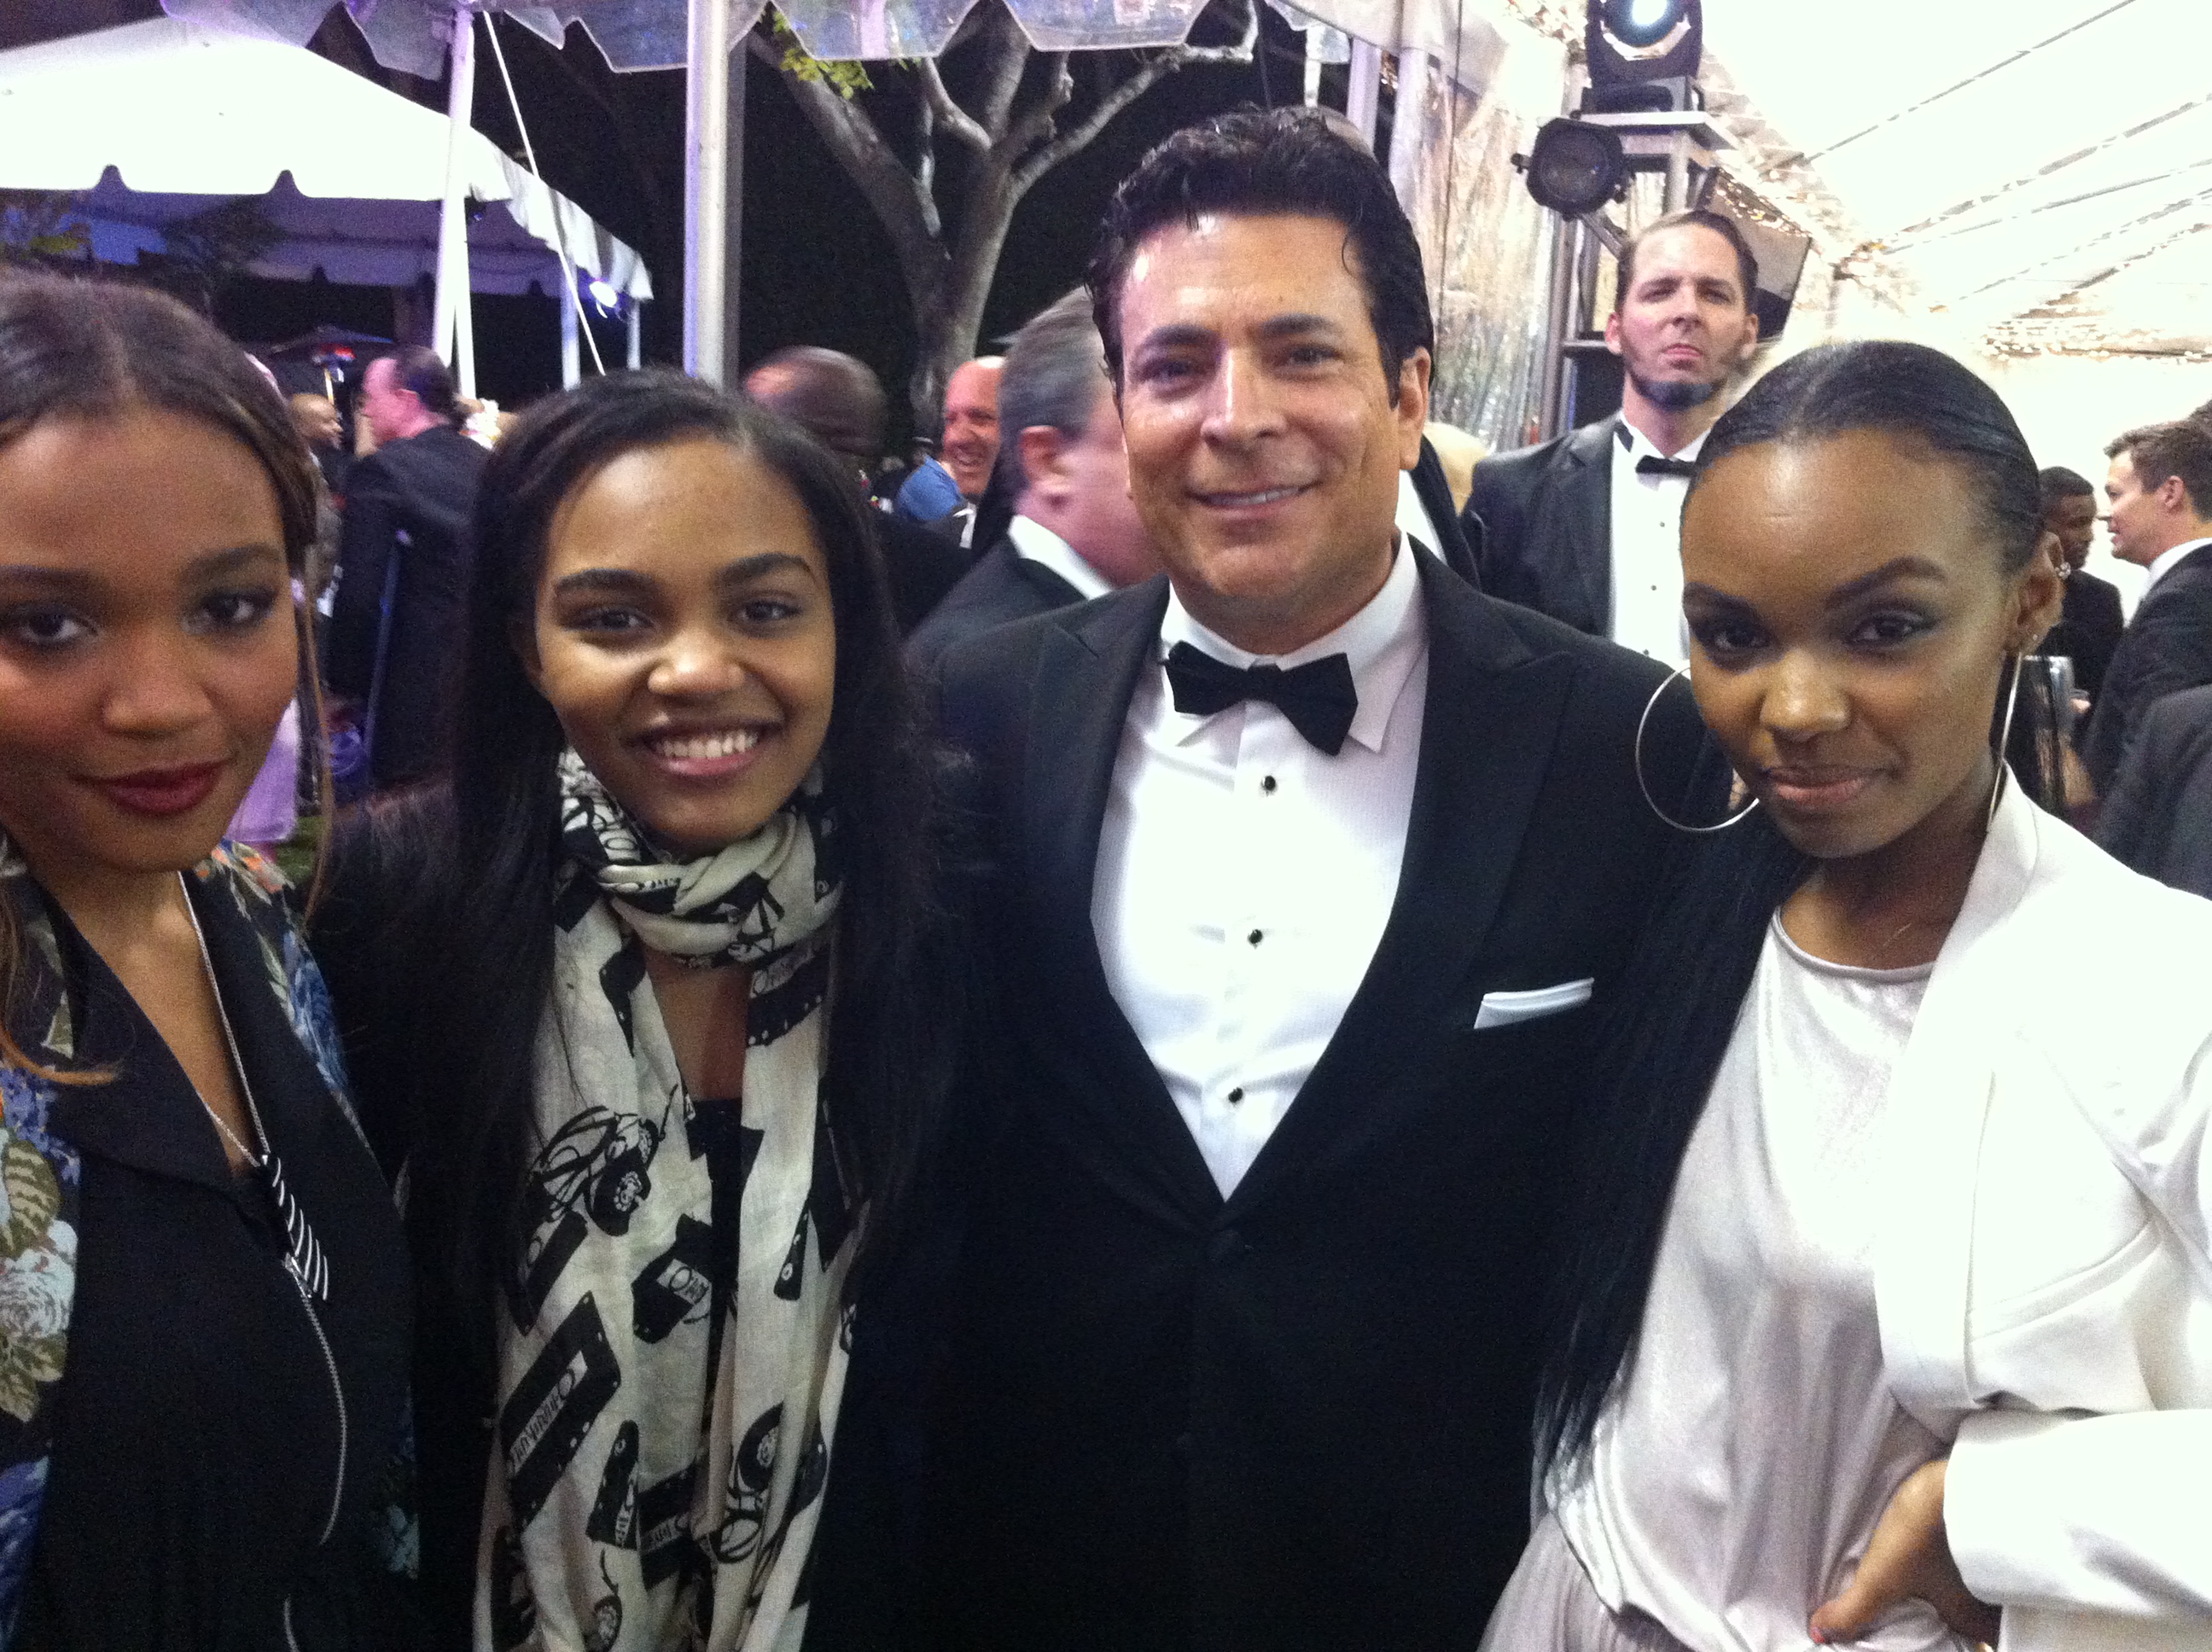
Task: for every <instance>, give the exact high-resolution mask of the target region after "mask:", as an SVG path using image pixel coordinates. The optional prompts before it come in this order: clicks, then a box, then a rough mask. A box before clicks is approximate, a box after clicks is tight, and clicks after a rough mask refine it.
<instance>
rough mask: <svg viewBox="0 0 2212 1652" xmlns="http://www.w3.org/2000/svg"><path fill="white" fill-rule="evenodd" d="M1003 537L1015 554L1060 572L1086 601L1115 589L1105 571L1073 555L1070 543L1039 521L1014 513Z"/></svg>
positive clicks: (1056, 572)
mask: <svg viewBox="0 0 2212 1652" xmlns="http://www.w3.org/2000/svg"><path fill="white" fill-rule="evenodd" d="M1006 538H1009V539H1011V540H1012V541H1013V542H1014V554H1015V555H1016V556H1019V557H1020V558H1022V560H1023V561H1024V562H1035V563H1036V565H1037V566H1038V567H1040V568H1049V569H1050V570H1051V571H1052V572H1053V573H1054V574H1059V575H1060V578H1061V579H1063V580H1066V581H1067V582H1068V584H1070V585H1072V586H1074V587H1075V594H1076V595H1077V596H1079V597H1080V598H1083V600H1084V601H1085V602H1089V601H1090V600H1091V598H1093V597H1103V596H1104V595H1105V594H1106V593H1107V592H1109V591H1111V590H1112V589H1113V588H1114V587H1113V586H1112V585H1111V584H1110V583H1109V581H1108V580H1107V578H1106V576H1105V575H1104V574H1101V573H1100V572H1099V571H1098V570H1097V568H1093V567H1091V564H1090V563H1088V562H1085V561H1084V560H1083V558H1082V557H1081V556H1078V555H1077V554H1076V550H1075V547H1074V546H1073V545H1071V544H1068V543H1067V541H1066V540H1065V539H1063V538H1060V536H1059V535H1058V534H1056V533H1054V531H1052V530H1051V529H1050V528H1048V527H1046V526H1045V525H1043V524H1042V523H1039V522H1033V521H1031V520H1030V519H1029V518H1028V517H1026V516H1017V517H1016V518H1015V519H1013V520H1012V521H1011V522H1009V523H1007V524H1006Z"/></svg>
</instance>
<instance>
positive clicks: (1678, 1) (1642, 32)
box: [1601, 0, 1690, 51]
mask: <svg viewBox="0 0 2212 1652" xmlns="http://www.w3.org/2000/svg"><path fill="white" fill-rule="evenodd" d="M1689 9H1690V8H1689V3H1688V0H1604V3H1603V5H1602V7H1601V13H1602V17H1603V21H1604V24H1605V30H1606V33H1608V34H1610V35H1612V36H1613V39H1616V40H1618V41H1620V43H1621V44H1622V45H1623V46H1632V47H1634V48H1635V49H1637V50H1638V51H1642V50H1643V49H1644V48H1645V47H1647V46H1657V45H1658V44H1659V42H1660V41H1662V40H1663V39H1666V38H1667V37H1668V35H1669V34H1672V33H1674V29H1675V27H1676V26H1677V25H1678V24H1680V22H1681V21H1682V19H1683V18H1684V17H1685V16H1686V15H1688V13H1689Z"/></svg>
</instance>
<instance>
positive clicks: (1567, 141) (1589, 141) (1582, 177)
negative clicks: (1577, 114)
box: [1516, 116, 1628, 218]
mask: <svg viewBox="0 0 2212 1652" xmlns="http://www.w3.org/2000/svg"><path fill="white" fill-rule="evenodd" d="M1516 159H1519V160H1521V161H1522V167H1523V170H1525V171H1526V172H1527V173H1528V193H1529V194H1531V195H1533V196H1534V197H1536V204H1537V205H1539V206H1541V207H1546V208H1548V209H1550V210H1552V211H1553V212H1559V213H1564V214H1565V216H1568V217H1570V218H1579V217H1581V216H1583V214H1584V213H1586V212H1595V211H1596V210H1598V209H1599V208H1600V207H1601V206H1603V205H1604V204H1605V203H1607V201H1610V200H1612V199H1613V198H1614V197H1617V196H1618V195H1620V192H1621V187H1622V185H1625V184H1626V182H1627V181H1628V157H1627V155H1626V154H1625V153H1624V152H1623V150H1622V149H1621V147H1620V138H1619V137H1617V136H1615V135H1614V134H1613V132H1612V131H1609V130H1607V128H1605V127H1603V126H1592V125H1587V124H1585V123H1584V122H1582V121H1579V120H1571V119H1569V118H1565V117H1564V116H1562V117H1561V118H1559V119H1557V120H1549V121H1547V122H1545V123H1544V125H1543V127H1542V128H1541V130H1540V131H1538V132H1537V134H1536V141H1535V143H1534V144H1533V145H1531V146H1530V148H1529V151H1528V155H1526V156H1525V157H1516Z"/></svg>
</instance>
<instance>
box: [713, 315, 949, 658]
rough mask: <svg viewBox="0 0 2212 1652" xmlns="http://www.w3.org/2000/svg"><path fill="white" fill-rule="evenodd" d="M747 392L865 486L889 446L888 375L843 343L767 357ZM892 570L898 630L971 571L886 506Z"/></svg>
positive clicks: (909, 626) (879, 523)
mask: <svg viewBox="0 0 2212 1652" xmlns="http://www.w3.org/2000/svg"><path fill="white" fill-rule="evenodd" d="M744 390H745V394H746V395H747V396H749V397H750V398H752V399H753V400H754V401H756V402H758V403H759V404H761V405H762V406H763V407H765V408H767V409H769V410H770V411H771V412H775V413H781V415H782V416H784V417H785V418H787V419H789V420H790V421H791V422H793V424H796V425H798V426H799V428H802V429H804V430H805V432H806V433H807V434H809V435H811V436H812V437H813V438H814V439H815V440H817V441H819V442H820V443H821V444H822V445H823V446H825V447H827V448H829V450H830V452H834V453H836V454H838V455H839V456H840V457H842V458H843V459H847V460H848V461H850V463H851V464H852V465H853V468H854V473H855V474H856V476H857V477H859V479H860V485H861V486H862V487H863V488H866V486H867V485H868V479H869V477H870V476H871V475H872V472H873V471H874V470H875V466H876V462H877V461H878V459H881V458H882V457H883V452H884V409H885V406H886V400H885V398H884V386H883V381H882V380H879V379H878V378H877V377H876V375H875V372H874V370H873V369H872V368H871V367H869V366H868V364H867V363H866V362H865V361H860V360H859V359H857V358H856V357H854V356H850V355H846V354H845V353H844V352H843V351H842V350H833V349H823V348H822V347H821V346H820V345H818V344H797V345H793V346H792V347H791V348H789V349H780V350H777V351H775V352H774V353H773V354H771V355H767V356H764V357H763V358H762V359H761V361H759V362H758V363H757V365H756V366H755V367H753V370H752V371H751V372H750V373H748V374H746V375H745V383H744ZM870 515H871V517H872V519H873V521H874V523H875V525H876V535H877V538H878V542H879V543H880V544H881V545H882V546H883V552H884V569H885V571H886V572H887V573H888V574H890V586H891V612H892V614H893V616H895V617H896V619H897V621H898V628H899V635H901V636H904V635H906V634H907V633H908V632H909V631H911V630H913V629H914V628H915V626H917V625H919V624H921V622H922V620H923V619H924V618H925V617H926V616H927V615H928V613H929V611H930V610H932V609H933V608H935V607H936V606H937V604H938V603H939V601H940V600H941V599H942V598H943V597H944V595H945V592H948V591H950V590H951V588H952V587H953V586H954V585H955V584H957V582H958V581H959V579H960V576H961V575H962V574H964V573H965V572H967V568H968V562H967V558H966V557H964V556H962V555H961V554H960V550H959V547H958V546H957V545H955V544H951V543H950V542H948V541H947V540H946V539H945V538H942V537H940V536H939V535H937V534H934V533H932V532H930V531H928V530H927V528H923V527H919V526H917V525H915V524H914V523H911V522H908V521H904V520H902V519H900V518H899V517H897V516H895V515H893V514H892V513H890V512H888V511H874V512H872V513H870Z"/></svg>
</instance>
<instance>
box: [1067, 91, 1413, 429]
mask: <svg viewBox="0 0 2212 1652" xmlns="http://www.w3.org/2000/svg"><path fill="white" fill-rule="evenodd" d="M1204 212H1227V213H1235V214H1244V215H1252V214H1261V213H1289V214H1295V215H1297V216H1304V217H1312V218H1330V219H1334V221H1335V222H1338V223H1340V224H1342V225H1343V226H1344V232H1345V238H1346V242H1347V244H1348V245H1349V246H1351V248H1352V251H1353V252H1355V253H1356V254H1357V255H1358V258H1357V263H1356V265H1355V268H1356V270H1357V272H1358V276H1359V280H1360V283H1361V285H1362V286H1364V288H1366V290H1367V319H1368V320H1369V322H1370V324H1371V325H1373V327H1374V329H1375V337H1376V342H1377V343H1380V344H1381V345H1382V348H1383V379H1384V380H1385V381H1386V382H1387V383H1388V384H1389V386H1390V400H1391V403H1392V404H1393V405H1395V404H1396V402H1397V399H1398V371H1399V369H1400V368H1401V367H1403V366H1404V365H1405V361H1406V358H1407V356H1409V355H1412V354H1413V352H1414V351H1415V350H1417V349H1425V350H1427V351H1429V352H1430V353H1431V355H1433V354H1434V353H1435V351H1436V347H1437V331H1436V325H1435V323H1434V321H1433V320H1432V319H1431V317H1430V313H1429V289H1428V283H1427V281H1426V280H1425V277H1424V276H1423V275H1422V273H1421V247H1420V243H1419V242H1418V241H1417V240H1414V239H1413V224H1412V223H1411V222H1409V221H1408V220H1407V216H1406V212H1405V209H1404V208H1402V207H1401V206H1400V205H1399V204H1398V194H1397V191H1395V190H1394V189H1392V188H1391V187H1390V179H1389V174H1388V173H1385V172H1384V171H1383V168H1382V167H1380V166H1378V165H1376V161H1375V157H1374V156H1373V155H1370V154H1369V153H1368V152H1367V151H1366V150H1364V149H1360V148H1359V147H1358V145H1356V144H1354V143H1350V142H1349V141H1347V140H1346V138H1345V137H1344V136H1343V135H1342V134H1341V133H1340V132H1339V131H1336V130H1335V128H1334V127H1333V126H1332V125H1330V122H1329V118H1328V116H1327V115H1326V114H1325V113H1324V112H1322V111H1320V110H1316V109H1306V108H1290V109H1237V110H1233V111H1231V112H1230V113H1228V114H1225V115H1219V116H1217V117H1215V118H1213V119H1212V120H1208V121H1204V122H1201V123H1200V124H1199V125H1195V126H1186V127H1185V128H1183V130H1182V131H1179V132H1176V134H1174V135H1173V136H1172V137H1169V138H1167V139H1166V140H1165V141H1164V142H1163V143H1160V145H1159V146H1158V148H1157V149H1153V150H1152V153H1151V154H1150V155H1146V157H1145V158H1144V160H1143V161H1139V163H1138V166H1137V169H1136V171H1134V172H1133V173H1130V174H1129V176H1128V178H1127V179H1126V180H1124V181H1123V183H1122V185H1121V188H1119V189H1118V190H1116V191H1114V199H1113V202H1112V203H1111V204H1110V205H1109V206H1108V207H1107V209H1106V217H1105V221H1104V222H1103V223H1102V224H1101V225H1100V226H1099V231H1098V241H1097V248H1096V250H1095V251H1094V252H1092V254H1091V270H1090V275H1089V282H1090V287H1091V313H1092V315H1093V316H1094V318H1095V319H1097V323H1098V337H1099V338H1100V340H1101V341H1102V342H1103V343H1104V344H1105V346H1106V365H1107V368H1108V370H1109V372H1111V373H1112V374H1113V376H1114V381H1115V384H1117V385H1118V384H1119V383H1121V282H1122V281H1123V280H1124V278H1126V277H1127V275H1128V273H1129V264H1130V261H1131V260H1132V259H1133V258H1135V257H1136V256H1137V249H1138V248H1139V246H1142V245H1143V244H1144V242H1145V240H1146V238H1147V237H1148V236H1150V235H1152V234H1153V233H1154V232H1156V231H1158V230H1159V229H1162V228H1165V227H1167V226H1168V225H1170V224H1194V223H1196V222H1197V221H1198V217H1199V215H1200V213H1204Z"/></svg>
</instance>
